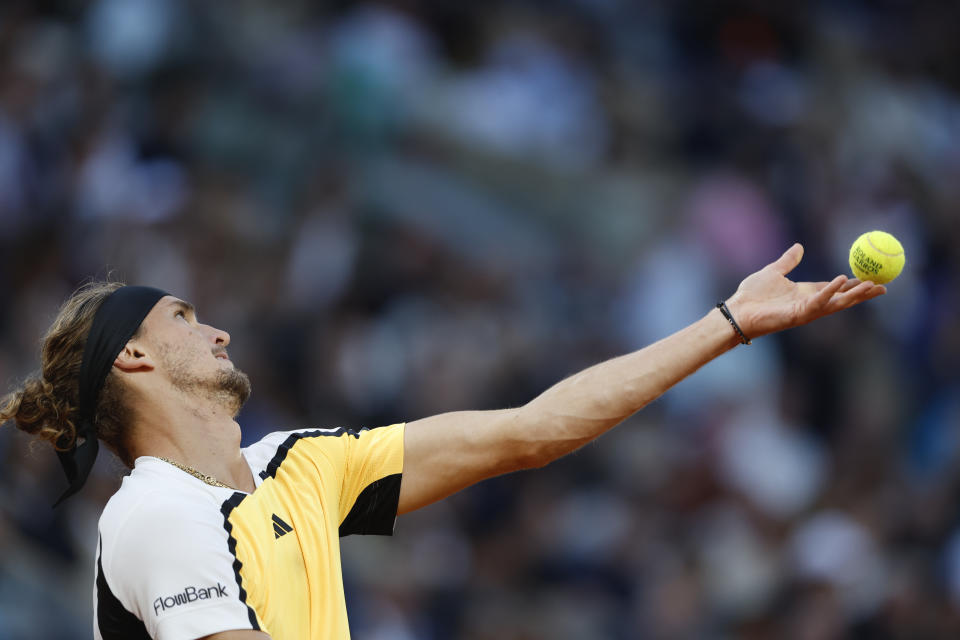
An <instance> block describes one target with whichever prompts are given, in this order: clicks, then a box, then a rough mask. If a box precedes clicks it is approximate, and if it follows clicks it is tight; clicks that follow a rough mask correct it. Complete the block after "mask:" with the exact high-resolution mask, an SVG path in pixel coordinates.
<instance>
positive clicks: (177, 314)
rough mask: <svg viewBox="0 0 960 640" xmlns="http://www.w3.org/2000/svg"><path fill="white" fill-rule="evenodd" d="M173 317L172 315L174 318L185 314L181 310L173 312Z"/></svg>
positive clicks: (183, 316) (182, 316)
mask: <svg viewBox="0 0 960 640" xmlns="http://www.w3.org/2000/svg"><path fill="white" fill-rule="evenodd" d="M173 317H174V318H186V317H187V316H186V314H185V313H184V312H183V311H177V312H176V313H175V314H173Z"/></svg>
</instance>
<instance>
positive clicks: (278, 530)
mask: <svg viewBox="0 0 960 640" xmlns="http://www.w3.org/2000/svg"><path fill="white" fill-rule="evenodd" d="M271 519H272V520H273V538H274V540H276V539H277V538H279V537H280V536H285V535H287V534H288V533H290V532H291V531H293V527H291V526H290V525H288V524H287V523H286V522H284V521H283V520H281V519H280V518H278V517H277V514H273V518H271Z"/></svg>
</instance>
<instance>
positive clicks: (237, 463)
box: [133, 397, 255, 493]
mask: <svg viewBox="0 0 960 640" xmlns="http://www.w3.org/2000/svg"><path fill="white" fill-rule="evenodd" d="M138 414H139V415H138V418H139V419H138V420H137V424H136V426H135V428H134V431H133V433H134V440H135V442H134V447H133V452H134V455H135V456H154V457H158V458H160V457H162V458H168V459H170V460H173V461H174V462H178V463H180V464H182V465H185V466H187V467H190V468H192V469H194V470H196V471H199V472H200V473H202V474H205V475H210V476H213V477H214V478H216V479H217V480H219V481H220V482H222V483H223V484H225V485H228V486H230V487H233V488H234V489H238V490H240V491H246V492H248V493H249V492H251V491H253V489H254V486H255V485H254V480H253V474H252V473H251V471H250V467H249V466H248V465H247V463H246V460H244V458H243V455H242V453H241V451H240V425H238V424H237V422H236V420H234V419H233V415H232V414H231V413H230V412H229V411H227V410H226V409H225V408H223V407H220V406H217V405H211V404H203V403H201V402H200V401H198V400H196V399H190V398H183V397H170V398H167V399H166V400H164V399H161V398H157V399H155V400H154V401H151V402H148V403H146V406H143V407H142V408H141V410H140V411H138Z"/></svg>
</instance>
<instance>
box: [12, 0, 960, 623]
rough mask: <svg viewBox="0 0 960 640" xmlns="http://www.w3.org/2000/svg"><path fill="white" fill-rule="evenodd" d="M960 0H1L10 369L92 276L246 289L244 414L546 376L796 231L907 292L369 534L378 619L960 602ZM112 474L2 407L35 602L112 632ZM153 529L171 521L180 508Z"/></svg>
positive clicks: (475, 404)
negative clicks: (104, 522) (79, 479)
mask: <svg viewBox="0 0 960 640" xmlns="http://www.w3.org/2000/svg"><path fill="white" fill-rule="evenodd" d="M958 24H960V4H957V3H946V2H936V1H933V0H916V1H914V2H902V1H897V0H876V1H870V2H868V1H867V0H839V1H836V2H828V1H826V0H824V1H821V2H807V3H803V2H798V3H765V2H754V1H748V0H743V1H741V2H716V3H714V2H710V3H707V2H693V1H692V0H685V1H670V2H668V1H666V0H644V1H633V0H562V1H555V2H545V1H542V0H540V1H536V0H522V1H515V2H508V1H505V0H493V1H491V2H477V3H463V2H453V1H450V2H447V1H442V0H397V1H394V2H382V3H369V4H356V3H349V2H342V1H340V2H330V3H320V2H307V1H306V0H295V1H287V2H269V3H267V2H256V1H255V0H236V1H231V2H218V1H216V0H89V1H80V0H60V1H56V0H48V1H36V2H5V3H3V5H2V6H0V291H2V299H3V300H4V304H3V305H2V306H0V380H2V381H3V383H4V384H5V385H6V387H5V388H4V389H3V391H6V389H7V388H12V387H13V386H14V385H15V384H16V383H17V382H18V381H19V380H22V379H23V378H24V377H25V376H27V375H28V374H29V373H31V372H32V371H34V370H36V368H37V367H38V363H39V339H40V337H41V335H42V333H43V331H44V330H45V328H46V327H47V326H48V324H49V322H50V320H51V319H52V318H53V316H54V314H55V312H56V309H57V308H58V306H59V304H60V303H61V302H62V301H63V300H64V299H65V298H66V297H67V296H68V295H69V294H70V292H71V291H72V290H73V289H74V288H76V287H77V286H78V285H79V284H81V283H82V282H84V281H86V280H89V279H90V278H98V279H103V278H112V279H120V280H123V281H126V282H131V283H142V284H150V285H155V286H160V287H163V288H165V289H167V290H169V291H171V292H173V293H175V294H176V295H178V296H180V297H182V298H184V299H187V300H190V301H192V302H194V303H195V304H196V305H197V307H198V309H199V315H200V318H201V319H202V320H203V321H204V322H207V323H210V324H213V325H214V326H218V327H221V328H224V329H226V330H228V331H229V332H230V333H231V335H232V339H233V342H232V344H231V347H230V348H231V357H232V358H233V360H234V361H235V362H236V363H237V364H238V366H239V367H240V368H242V369H243V370H245V371H247V372H248V373H249V374H250V376H251V379H252V382H253V389H254V392H253V396H252V398H251V400H250V402H249V403H248V405H247V406H246V407H245V408H244V410H243V412H242V414H241V416H240V418H239V421H240V423H241V425H242V427H243V429H244V433H245V441H246V442H251V441H254V440H256V439H259V438H260V437H262V436H263V435H264V434H266V433H268V432H271V431H275V430H286V429H293V428H301V427H309V426H324V427H330V426H350V427H360V426H364V425H375V424H387V423H394V422H399V421H404V420H413V419H417V418H420V417H424V416H427V415H432V414H434V413H438V412H443V411H449V410H459V409H485V408H499V407H504V406H517V405H518V404H521V403H523V402H526V401H527V400H529V399H531V398H532V397H534V396H535V395H536V394H537V393H539V392H541V391H543V390H544V389H545V388H547V387H548V386H550V385H551V384H553V383H554V382H556V381H558V380H560V379H562V378H563V377H564V376H566V375H568V374H570V373H572V372H574V371H576V370H578V369H580V368H582V367H584V366H587V365H589V364H592V363H595V362H598V361H601V360H603V359H605V358H608V357H611V356H613V355H616V354H619V353H623V352H626V351H629V350H633V349H637V348H640V347H642V346H644V345H646V344H648V343H650V342H652V341H655V340H657V339H659V338H661V337H663V336H665V335H667V334H669V333H671V332H672V331H675V330H677V329H679V328H681V327H683V326H684V325H685V324H687V323H689V322H691V321H694V320H696V319H697V318H699V317H700V316H702V315H703V314H705V313H706V312H707V311H708V310H710V308H711V307H712V306H713V305H714V304H715V303H716V301H717V300H718V299H720V298H722V297H726V296H728V295H730V294H731V293H732V292H733V291H734V290H735V288H736V286H737V284H738V282H739V281H740V279H742V278H743V277H745V276H746V275H748V274H749V273H750V272H752V271H754V270H756V269H758V268H760V267H762V266H763V265H764V264H766V263H768V262H770V261H772V260H773V259H775V258H776V257H778V256H779V255H780V253H781V252H782V251H783V250H785V249H786V248H787V247H788V246H789V245H790V244H791V243H792V242H794V241H801V242H803V243H804V245H805V247H806V256H805V258H804V261H803V263H802V264H801V266H800V267H799V268H798V269H797V271H796V272H795V273H794V276H795V277H796V278H797V279H804V280H829V279H830V278H831V277H832V276H833V275H835V274H837V273H844V272H848V266H847V251H848V249H849V246H850V244H851V243H852V241H853V240H854V239H855V238H856V237H857V236H858V235H859V234H860V233H862V232H863V231H867V230H870V229H875V228H878V229H885V230H887V231H890V232H892V233H894V234H895V235H897V236H898V237H899V238H900V239H901V241H902V242H903V244H904V246H905V248H906V255H907V263H906V268H905V270H904V273H903V275H902V276H901V277H900V278H899V279H898V280H897V281H896V282H894V283H893V284H892V285H890V287H889V293H888V295H886V296H884V297H882V298H880V299H878V300H875V301H871V302H870V303H868V304H866V305H863V306H862V307H858V308H857V309H855V310H852V311H850V312H846V313H843V314H840V315H838V316H833V317H830V318H828V319H825V320H822V321H819V322H817V323H816V324H814V325H810V326H807V327H802V328H799V329H795V330H793V331H791V332H788V333H786V334H782V335H779V336H774V337H769V338H763V339H761V340H758V341H756V342H755V343H754V344H753V345H752V346H749V347H739V348H737V349H736V350H735V351H733V352H732V353H729V354H727V355H725V356H724V357H723V358H721V359H719V360H717V361H715V362H714V363H711V364H710V365H708V366H706V367H704V368H703V369H702V370H701V371H699V372H698V373H696V374H695V375H694V376H693V377H691V378H690V379H688V380H687V381H685V382H683V383H681V384H680V385H679V386H678V387H676V388H675V389H674V390H672V391H671V392H669V393H668V394H667V395H666V396H665V397H664V398H662V399H661V400H659V401H658V402H656V403H654V404H652V405H651V406H649V407H647V408H646V409H644V410H643V411H642V412H640V413H639V414H638V415H636V416H635V417H633V418H631V419H629V420H628V421H627V422H626V423H624V424H623V425H621V426H619V427H618V428H617V429H615V430H614V431H612V432H611V433H609V434H607V435H606V436H604V437H603V438H601V439H600V440H599V441H598V442H597V443H594V444H591V445H588V446H587V447H586V448H585V449H583V450H582V451H579V452H577V453H575V454H573V455H571V456H569V457H567V458H564V459H562V460H560V461H558V462H556V463H554V464H552V465H550V466H548V467H546V468H544V469H541V470H537V471H531V472H524V473H519V474H513V475H511V476H508V477H504V478H498V479H494V480H490V481H487V482H484V483H481V484H480V485H478V486H476V487H473V488H471V489H468V490H466V491H464V492H462V493H461V494H458V495H456V496H454V497H452V498H450V499H448V500H446V501H444V502H442V503H439V504H437V505H434V506H431V507H428V508H425V509H423V510H421V511H419V512H416V513H413V514H410V515H407V516H403V517H401V518H400V519H399V521H398V524H397V533H396V535H395V536H394V537H393V538H382V539H381V538H365V537H361V538H350V539H345V540H343V541H342V543H343V553H344V572H345V580H346V584H347V600H348V607H349V609H350V615H351V624H352V628H353V635H354V637H355V638H357V639H358V640H408V639H410V640H412V639H426V640H431V639H433V640H441V639H448V638H450V639H462V640H493V639H497V640H534V639H540V638H551V639H555V640H592V639H608V638H609V639H615V640H626V639H632V638H653V639H664V640H666V639H675V638H676V639H680V638H703V639H709V640H712V639H725V638H743V639H746V640H765V639H788V640H789V639H796V640H821V639H823V640H827V639H834V638H871V639H880V640H884V639H891V640H892V639H901V638H903V639H907V638H909V639H911V640H917V639H919V640H924V639H932V638H950V637H960V518H958V513H960V512H958V508H957V507H958V505H960V460H958V453H960V440H958V437H960V367H958V365H960V322H958V307H960V251H958V250H957V249H956V247H958V246H960V224H958V221H957V205H958V202H960V93H958V92H960V38H957V37H956V27H957V25H958ZM98 465H99V466H98V468H97V470H96V472H95V476H94V477H93V479H92V480H91V482H90V483H88V486H87V488H86V489H85V490H84V491H83V492H82V493H81V494H80V495H79V496H77V497H75V498H73V499H71V500H70V501H68V502H67V503H66V504H65V505H64V506H63V507H62V508H59V509H57V510H53V509H51V504H52V502H53V501H54V499H55V498H56V496H58V495H59V493H60V492H61V491H62V490H63V487H64V486H65V480H64V479H63V477H62V474H61V473H60V471H59V467H58V465H57V462H56V458H55V456H54V455H53V453H52V451H51V450H49V448H48V447H46V446H36V445H31V443H30V441H29V439H28V438H27V437H26V436H25V435H24V434H22V433H20V432H18V431H16V430H15V429H14V428H12V426H7V427H4V428H3V430H2V431H0V485H2V489H0V639H4V640H7V639H8V640H33V639H43V640H75V639H84V638H90V637H91V626H90V625H91V622H90V620H91V586H92V579H93V578H92V576H93V554H94V549H95V547H96V543H97V533H96V522H97V518H98V517H99V513H100V510H101V509H102V506H103V504H104V503H105V502H106V500H107V499H108V498H109V496H110V494H111V493H112V492H113V491H114V490H115V488H116V487H117V485H118V482H119V478H120V477H121V475H122V473H123V471H124V470H123V468H122V466H121V465H120V464H119V462H117V461H116V460H113V459H110V458H109V456H108V455H106V454H105V455H103V456H101V460H100V462H99V463H98ZM144 552H145V553H149V550H146V549H145V550H144Z"/></svg>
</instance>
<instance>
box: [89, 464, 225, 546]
mask: <svg viewBox="0 0 960 640" xmlns="http://www.w3.org/2000/svg"><path fill="white" fill-rule="evenodd" d="M177 480H180V479H179V478H176V477H174V478H172V481H171V480H170V479H164V478H163V477H160V476H158V474H156V473H148V472H143V471H141V470H138V469H136V468H135V469H134V470H133V472H132V473H131V474H130V475H128V476H126V477H125V478H124V479H123V483H122V484H121V485H120V488H119V489H118V490H117V492H116V493H114V494H113V495H112V496H111V497H110V499H109V500H108V501H107V504H106V506H105V507H104V509H103V512H102V513H101V515H100V523H99V530H100V534H101V536H103V535H105V534H107V535H109V534H115V533H117V532H119V531H120V530H121V529H123V528H126V527H128V526H129V524H130V523H136V524H137V528H138V529H139V528H151V527H159V528H160V530H163V529H165V528H169V526H170V524H171V523H174V522H178V521H182V519H183V517H184V516H189V517H190V518H191V519H195V518H196V517H197V516H198V515H199V514H202V513H203V512H205V511H210V512H211V517H214V518H216V517H217V516H218V515H219V503H218V502H217V501H216V500H215V499H214V498H213V497H212V496H210V495H209V494H208V493H206V492H203V491H197V490H195V489H194V490H191V489H192V488H191V487H190V486H189V485H188V484H185V483H183V482H178V481H177Z"/></svg>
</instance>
